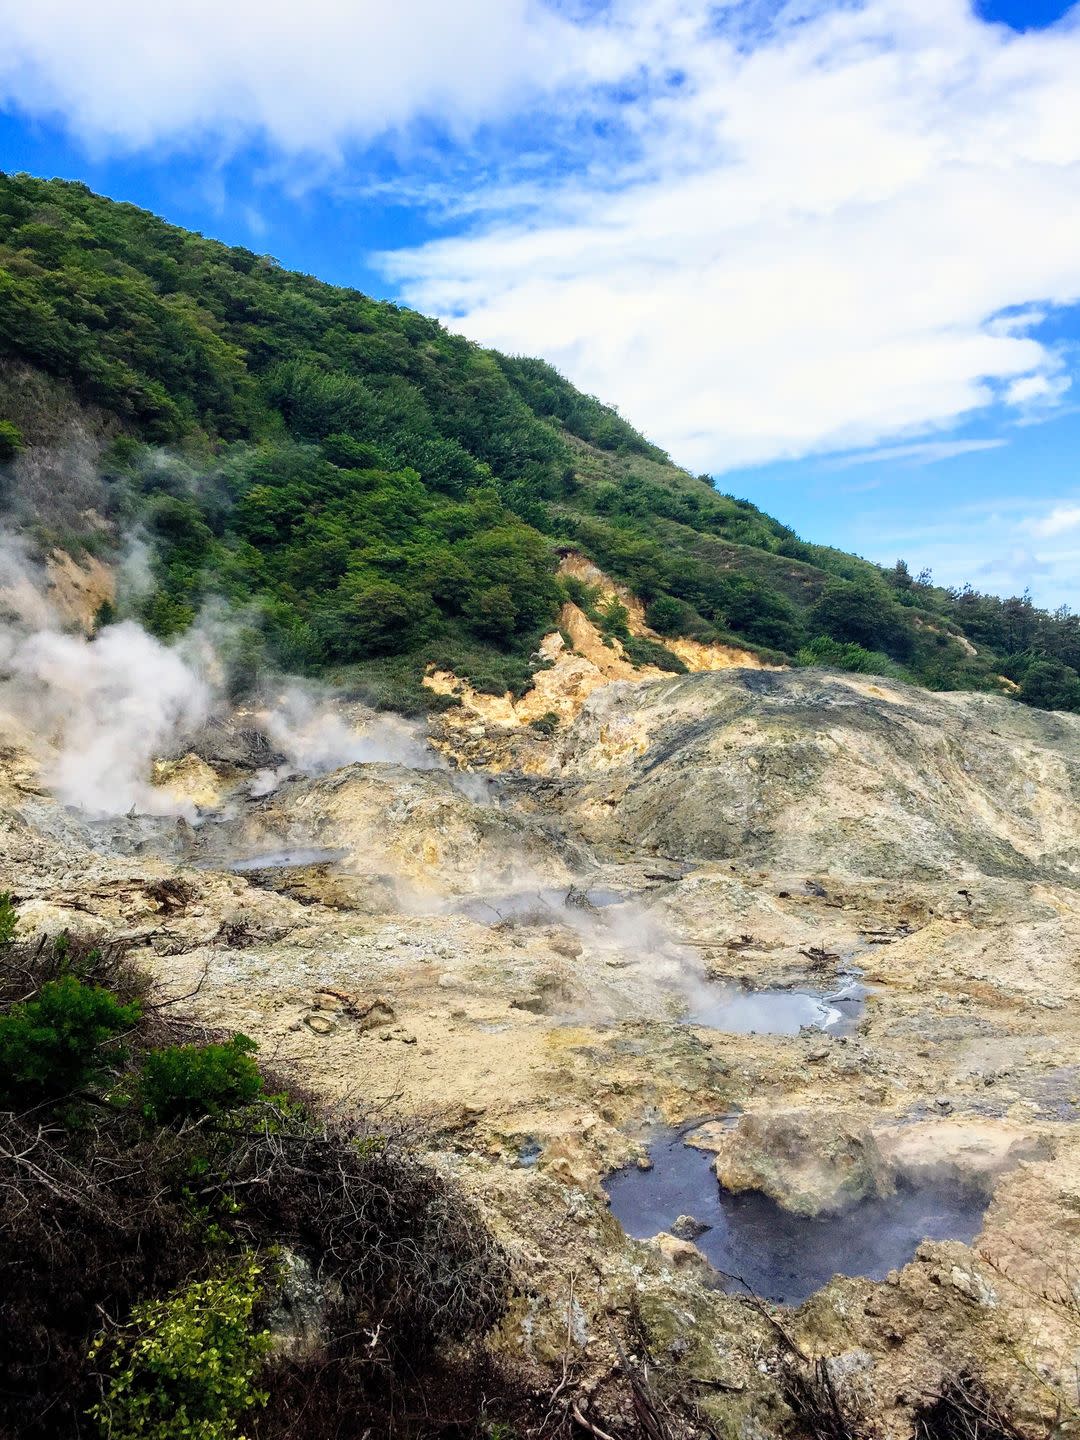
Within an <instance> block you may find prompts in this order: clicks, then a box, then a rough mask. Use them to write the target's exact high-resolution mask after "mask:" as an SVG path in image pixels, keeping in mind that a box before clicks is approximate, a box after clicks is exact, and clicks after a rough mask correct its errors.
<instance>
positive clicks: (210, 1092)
mask: <svg viewBox="0 0 1080 1440" xmlns="http://www.w3.org/2000/svg"><path fill="white" fill-rule="evenodd" d="M257 1048H258V1047H257V1046H256V1044H255V1042H254V1041H253V1040H249V1039H248V1037H247V1036H246V1035H234V1036H233V1037H232V1039H231V1040H226V1041H225V1042H224V1043H222V1044H215V1045H170V1046H168V1047H167V1048H166V1049H163V1050H151V1051H150V1053H149V1054H148V1055H147V1056H146V1059H145V1060H144V1061H143V1067H142V1074H141V1076H140V1077H139V1094H140V1098H141V1100H142V1107H143V1114H144V1115H145V1116H146V1118H147V1119H148V1120H152V1121H155V1122H156V1123H157V1124H159V1125H168V1124H172V1123H173V1122H174V1121H177V1120H196V1119H198V1118H199V1117H200V1116H203V1115H220V1114H222V1113H223V1112H224V1111H227V1110H236V1109H238V1108H239V1107H240V1106H242V1105H250V1104H251V1102H252V1101H253V1100H257V1099H258V1098H259V1096H260V1095H261V1094H262V1093H263V1080H262V1076H261V1075H260V1074H259V1067H258V1066H257V1065H256V1063H255V1061H254V1060H253V1059H252V1058H251V1057H252V1056H253V1055H254V1054H255V1051H256V1050H257Z"/></svg>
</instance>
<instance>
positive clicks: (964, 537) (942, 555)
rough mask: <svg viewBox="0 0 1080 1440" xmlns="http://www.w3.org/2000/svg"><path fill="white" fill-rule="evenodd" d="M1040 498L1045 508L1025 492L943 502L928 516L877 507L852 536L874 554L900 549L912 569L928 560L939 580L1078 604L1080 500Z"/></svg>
mask: <svg viewBox="0 0 1080 1440" xmlns="http://www.w3.org/2000/svg"><path fill="white" fill-rule="evenodd" d="M1041 503H1042V505H1043V506H1044V507H1045V513H1044V514H1042V515H1039V516H1035V515H1032V514H1031V510H1032V500H1031V498H1030V497H1029V496H1022V495H1017V496H1011V497H999V498H998V499H996V500H992V501H986V502H983V503H973V504H967V505H954V506H942V507H941V508H940V509H939V510H938V511H937V512H936V514H935V515H934V518H933V520H932V521H930V522H929V523H923V522H922V521H920V520H915V521H914V522H913V520H912V511H911V509H910V508H909V509H908V510H907V511H906V512H905V513H894V514H892V515H890V514H888V513H887V512H884V511H876V512H874V513H873V514H871V513H867V514H866V515H865V516H863V517H861V519H858V520H856V523H855V524H854V525H853V527H852V529H851V532H850V535H849V537H848V538H849V539H850V541H851V544H852V546H853V548H855V549H856V550H858V551H859V552H860V553H861V554H864V555H866V557H867V558H868V559H871V560H877V561H879V562H881V563H889V562H890V561H891V560H892V559H893V558H894V557H895V556H896V555H898V554H901V555H904V556H906V558H907V560H908V562H909V564H910V565H911V568H912V570H914V571H917V570H921V569H922V568H923V567H924V566H926V567H928V568H929V569H931V570H932V571H933V573H934V578H935V580H936V581H937V582H938V583H939V584H941V585H955V586H959V585H963V584H965V583H970V584H972V585H974V586H975V588H976V589H978V590H985V591H989V592H990V593H992V594H997V595H1019V594H1021V593H1022V592H1023V591H1024V590H1026V589H1030V590H1031V591H1032V593H1033V595H1034V597H1035V601H1036V603H1037V604H1039V605H1045V606H1049V607H1051V608H1053V607H1055V606H1057V605H1069V606H1070V607H1071V608H1072V609H1074V610H1080V541H1078V537H1077V535H1076V533H1075V532H1076V531H1077V530H1080V503H1077V502H1076V501H1075V500H1059V501H1052V500H1047V501H1044V502H1041Z"/></svg>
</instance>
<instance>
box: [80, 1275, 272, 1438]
mask: <svg viewBox="0 0 1080 1440" xmlns="http://www.w3.org/2000/svg"><path fill="white" fill-rule="evenodd" d="M259 1274H260V1271H259V1267H258V1265H257V1264H256V1262H255V1259H254V1257H253V1256H248V1257H246V1258H245V1259H244V1260H243V1261H241V1262H240V1263H239V1264H237V1265H235V1266H234V1267H233V1268H232V1269H230V1270H225V1271H222V1272H221V1273H219V1274H217V1275H214V1276H211V1277H210V1279H208V1280H199V1281H195V1282H194V1283H192V1284H190V1285H186V1286H185V1287H184V1288H183V1289H182V1290H179V1291H177V1292H176V1293H175V1294H173V1295H170V1296H168V1297H167V1298H166V1299H163V1300H150V1301H147V1302H145V1303H144V1304H141V1305H136V1306H135V1308H134V1309H133V1310H132V1312H131V1318H130V1320H129V1321H128V1323H127V1324H126V1325H125V1326H123V1327H122V1328H121V1329H120V1330H119V1331H117V1332H115V1333H114V1334H113V1335H111V1336H102V1337H101V1338H100V1339H98V1340H97V1341H95V1343H94V1345H93V1346H92V1348H91V1352H90V1355H91V1359H96V1358H97V1357H98V1356H99V1355H102V1354H107V1355H108V1357H109V1359H108V1374H107V1378H106V1380H105V1385H104V1394H103V1396H102V1399H101V1402H100V1403H99V1404H97V1405H95V1406H94V1407H93V1409H92V1410H91V1412H90V1414H91V1417H92V1418H93V1419H94V1420H95V1421H97V1424H98V1427H99V1429H100V1430H101V1433H102V1434H103V1435H106V1436H108V1440H229V1437H231V1436H235V1435H236V1434H237V1428H236V1426H237V1420H238V1418H239V1416H241V1415H242V1414H243V1413H244V1412H245V1411H247V1410H251V1409H252V1408H253V1407H254V1406H256V1405H265V1403H266V1398H267V1396H266V1391H265V1390H261V1389H259V1388H258V1385H257V1383H256V1382H257V1380H258V1377H259V1373H260V1371H261V1369H262V1366H263V1362H264V1360H265V1358H266V1355H267V1353H268V1351H269V1349H270V1344H271V1338H270V1334H269V1332H268V1331H266V1330H258V1329H256V1328H255V1325H254V1323H253V1315H254V1312H255V1308H256V1305H257V1303H258V1301H259V1299H260V1297H261V1294H262V1287H261V1285H260V1282H259Z"/></svg>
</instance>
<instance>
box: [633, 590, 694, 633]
mask: <svg viewBox="0 0 1080 1440" xmlns="http://www.w3.org/2000/svg"><path fill="white" fill-rule="evenodd" d="M645 620H646V622H647V624H648V625H649V626H650V627H651V628H652V629H653V630H655V631H656V632H657V634H658V635H687V634H689V633H690V630H691V628H692V627H693V626H694V625H695V624H697V625H700V624H701V621H700V619H699V617H698V616H697V615H695V613H694V609H693V606H691V605H687V603H686V601H685V600H676V599H675V598H674V597H673V596H671V595H658V596H657V597H656V599H655V600H654V601H653V602H652V604H651V605H650V606H649V608H648V610H646V612H645Z"/></svg>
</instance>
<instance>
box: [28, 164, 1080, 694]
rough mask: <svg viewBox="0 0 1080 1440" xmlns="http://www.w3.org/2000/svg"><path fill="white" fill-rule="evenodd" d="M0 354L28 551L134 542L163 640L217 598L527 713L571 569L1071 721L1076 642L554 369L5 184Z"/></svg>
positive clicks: (834, 658)
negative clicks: (1010, 691) (685, 460)
mask: <svg viewBox="0 0 1080 1440" xmlns="http://www.w3.org/2000/svg"><path fill="white" fill-rule="evenodd" d="M0 357H4V358H2V359H0V465H3V464H4V463H5V462H6V465H7V469H6V483H5V484H4V489H5V490H6V499H7V504H8V506H9V509H10V510H11V511H12V513H13V515H14V516H15V518H16V519H17V520H18V521H19V522H20V523H21V524H22V525H23V526H24V527H26V526H28V527H30V528H31V529H32V530H34V531H35V532H36V534H37V536H38V539H39V542H40V543H41V544H42V545H44V546H49V545H56V544H59V545H61V546H62V547H64V548H67V549H72V548H73V547H74V548H75V549H78V547H80V546H84V547H90V548H93V549H96V550H98V551H101V550H110V549H111V550H112V551H113V552H114V553H118V552H119V550H120V549H121V548H122V546H123V543H124V539H125V537H126V536H129V535H130V533H131V532H132V531H133V530H135V529H136V528H138V529H140V530H143V531H145V532H146V533H147V534H148V535H149V536H150V537H151V539H152V541H153V561H152V577H151V578H152V583H151V584H150V586H149V589H148V592H147V593H142V594H141V595H136V594H134V593H132V594H131V595H130V596H128V597H127V599H126V600H125V599H124V597H121V603H122V604H126V605H127V607H128V608H130V609H134V610H136V611H137V613H138V614H139V615H140V617H141V618H142V619H143V621H144V623H146V624H147V625H148V626H149V627H150V628H151V629H152V630H154V631H155V632H156V633H157V634H159V635H166V636H167V635H170V634H172V633H175V632H177V631H178V630H181V629H183V628H184V627H185V626H187V625H188V624H190V623H191V621H192V620H193V618H194V617H195V615H196V614H197V612H198V610H199V608H200V606H202V605H203V603H204V602H205V601H206V600H207V598H209V597H211V596H213V595H215V594H218V595H221V596H223V597H224V598H225V599H226V600H227V601H228V602H229V603H230V604H231V605H232V606H233V607H237V608H239V609H241V610H242V612H243V614H244V615H245V616H246V617H247V634H246V638H245V641H244V647H243V648H247V649H248V650H249V651H250V653H251V654H252V655H254V654H255V653H257V651H258V650H260V649H261V648H262V647H265V648H267V649H268V650H269V652H270V653H271V655H272V656H273V657H274V658H275V659H276V660H277V661H278V662H279V663H282V664H285V665H288V666H290V667H292V668H295V669H303V670H308V671H325V670H327V669H330V670H333V671H335V672H337V673H345V674H350V673H355V671H356V669H357V668H359V669H360V670H366V671H368V672H370V671H371V670H372V669H379V668H381V669H383V670H388V669H389V670H393V671H395V672H396V673H397V674H398V675H399V676H403V675H407V676H409V677H415V676H416V675H417V674H418V673H420V671H421V670H422V668H423V666H424V665H426V664H429V663H436V664H440V665H443V666H449V667H451V668H456V669H457V670H458V671H459V672H461V673H465V674H468V675H470V676H471V677H472V678H473V679H474V680H475V681H477V683H479V684H480V685H482V686H485V687H487V688H490V689H501V688H506V687H510V688H514V689H520V688H522V687H523V686H525V685H526V684H527V683H528V680H529V674H530V666H531V663H532V662H531V661H530V656H531V655H533V654H534V652H535V647H536V643H537V640H538V637H539V635H540V634H541V633H542V632H543V631H544V630H545V629H550V628H551V626H552V624H553V623H554V620H555V617H556V615H557V612H558V606H559V603H560V601H561V600H562V599H564V598H566V594H567V585H568V583H569V582H564V581H561V580H559V579H558V578H557V577H556V574H555V560H556V556H557V553H558V551H559V548H560V547H563V548H565V547H566V546H573V547H575V548H577V549H580V550H583V551H584V552H585V553H587V554H588V555H589V556H590V557H591V558H592V559H594V560H595V561H596V562H597V563H598V564H600V565H601V566H603V567H604V568H605V569H606V570H607V571H608V572H610V573H612V574H613V575H615V576H616V577H618V578H619V579H621V580H622V581H624V582H625V583H626V584H628V585H629V586H630V588H631V589H632V590H633V591H634V592H635V593H636V594H637V595H638V596H640V597H641V598H642V600H643V601H644V602H645V603H646V605H647V606H648V612H647V613H648V620H649V624H650V625H651V627H652V628H653V630H654V631H656V632H658V633H660V634H661V635H686V636H691V637H694V638H698V639H703V640H711V639H717V638H720V639H724V638H735V639H737V641H738V642H739V643H740V644H744V645H746V644H749V645H751V646H756V647H759V648H760V647H765V648H766V650H767V651H770V652H773V658H786V659H789V660H794V661H797V662H799V663H804V664H808V663H823V664H829V665H833V666H839V667H841V668H850V669H857V670H863V671H867V672H873V673H885V674H893V675H897V676H901V677H906V678H910V679H914V680H916V681H918V682H920V683H923V684H927V685H930V686H933V687H937V688H946V689H949V688H974V689H997V690H1000V689H1001V688H1002V685H1003V683H1004V682H1003V681H1002V679H1001V677H1002V676H1005V677H1007V680H1008V681H1010V682H1011V683H1012V684H1013V685H1014V686H1016V687H1019V693H1020V695H1021V697H1022V698H1024V699H1026V700H1029V701H1030V702H1032V703H1035V704H1041V705H1047V706H1053V707H1060V708H1068V709H1080V677H1078V675H1077V670H1078V668H1080V623H1078V621H1077V618H1076V617H1074V616H1071V615H1068V614H1064V613H1059V614H1055V615H1049V614H1047V613H1046V612H1043V611H1039V610H1037V609H1036V608H1035V607H1034V606H1033V605H1032V604H1031V603H1030V602H1029V601H1028V600H1027V599H1026V598H1025V597H1021V598H1014V599H1011V600H1000V599H997V598H996V597H992V596H983V595H979V594H978V593H976V592H974V591H971V590H964V591H962V592H951V591H946V590H943V589H941V588H939V587H935V586H933V585H932V584H930V583H929V579H928V577H920V578H919V579H914V578H913V577H912V576H911V575H910V574H909V573H908V571H907V569H906V567H905V566H903V565H902V564H898V565H897V566H896V567H895V568H894V569H893V570H891V571H883V570H881V569H879V568H878V567H876V566H874V565H870V564H868V563H867V562H865V561H862V560H860V559H858V558H857V557H855V556H852V555H846V554H844V553H842V552H840V551H836V550H831V549H829V548H827V547H821V546H813V545H807V544H805V543H803V542H802V541H801V540H800V539H799V538H798V536H797V535H795V533H794V532H793V531H791V530H790V529H788V528H787V527H786V526H784V525H782V524H780V523H778V522H777V521H775V520H773V519H771V518H770V517H769V516H767V515H765V514H763V513H762V512H761V511H760V510H758V509H757V508H756V507H755V506H753V505H751V504H750V503H749V502H747V501H743V500H738V499H735V498H733V497H731V496H726V495H721V494H718V493H717V492H716V490H715V489H714V488H713V486H712V484H711V482H710V481H709V479H708V477H694V476H692V475H690V474H688V473H687V472H685V471H683V470H680V469H679V468H678V467H677V466H675V465H673V464H672V463H671V462H670V461H669V460H668V458H667V457H666V456H665V455H664V454H663V452H662V451H660V450H658V449H657V448H656V447H655V446H653V445H650V444H649V443H648V441H646V440H645V439H644V438H643V437H642V436H641V435H639V434H638V433H637V432H636V431H635V430H634V429H633V428H632V427H631V426H630V425H629V424H628V423H627V422H626V421H625V420H623V419H622V418H621V417H620V416H619V415H618V414H617V413H616V412H615V411H614V410H612V409H610V408H608V407H606V406H604V405H602V404H600V403H599V402H598V401H597V400H595V399H593V398H592V397H589V396H586V395H583V394H581V393H580V392H579V391H577V390H576V389H574V387H573V386H571V385H570V384H569V383H568V382H567V381H566V380H565V379H563V377H562V376H560V375H559V374H558V373H557V372H556V371H555V370H553V369H552V368H551V367H550V366H548V365H546V364H545V363H544V362H542V361H538V360H529V359H524V358H521V357H507V356H503V355H499V354H497V353H496V352H493V351H488V350H484V349H482V348H480V347H479V346H476V345H474V344H472V343H470V342H468V341H466V340H464V339H463V338H461V337H459V336H455V335H452V334H450V333H449V332H447V331H446V330H445V329H444V328H443V327H442V326H441V325H439V324H438V323H437V322H435V321H432V320H428V319H425V318H424V317H423V316H420V315H418V314H416V313H415V312H413V311H410V310H406V309H403V308H401V307H398V306H395V305H392V304H386V303H383V302H378V301H374V300H372V299H370V298H369V297H367V296H365V295H362V294H361V293H359V292H358V291H355V290H350V289H343V288H339V287H335V286H331V285H326V284H323V283H322V282H320V281H318V280H315V279H313V278H312V277H310V276H306V275H300V274H296V273H293V272H289V271H286V270H284V269H283V268H282V267H280V266H279V265H277V264H276V262H274V261H273V260H271V259H269V258H268V257H265V256H258V255H256V254H254V253H252V252H251V251H248V250H243V249H238V248H235V247H228V246H225V245H222V244H219V243H217V242H215V241H212V240H207V239H205V238H203V237H202V236H200V235H196V234H193V233H191V232H188V231H184V230H181V229H178V228H176V227H173V226H169V225H167V224H165V223H164V222H163V221H161V220H159V219H157V218H156V217H154V216H152V215H150V214H148V213H146V212H145V211H141V210H138V209H137V208H135V207H133V206H130V205H122V204H117V203H115V202H113V201H110V200H107V199H104V198H102V197H99V196H96V195H94V194H93V193H92V192H91V191H89V190H88V189H87V188H86V187H85V186H83V185H79V184H73V183H68V182H62V181H41V180H37V179H33V178H31V177H28V176H25V175H20V176H2V175H0ZM58 417H61V419H63V417H67V419H66V421H65V423H60V421H59V420H58ZM73 436H75V437H77V438H78V439H79V440H80V444H81V448H80V447H79V446H75V447H74V450H77V451H78V454H77V455H74V458H73V454H74V452H73V443H72V441H73ZM50 456H51V458H50ZM570 591H571V593H572V597H573V598H575V599H577V600H579V601H581V602H583V603H584V604H586V605H588V604H589V602H590V597H589V596H588V595H585V594H582V593H581V591H580V587H578V589H577V590H575V589H574V587H573V586H572V585H571V586H570ZM601 620H602V622H603V623H604V624H605V626H606V628H607V629H608V630H609V632H610V633H611V634H615V635H617V634H619V633H620V629H621V617H620V616H619V615H618V614H617V613H611V614H604V615H603V616H601ZM641 658H642V659H646V658H648V659H651V660H652V661H653V662H655V661H656V660H657V659H660V660H661V662H663V663H667V662H664V656H663V653H662V650H661V651H660V653H659V654H658V653H657V648H656V647H655V646H654V647H652V648H651V650H650V652H649V654H648V655H647V656H646V655H644V654H642V656H641ZM672 663H673V664H674V663H675V662H672Z"/></svg>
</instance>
